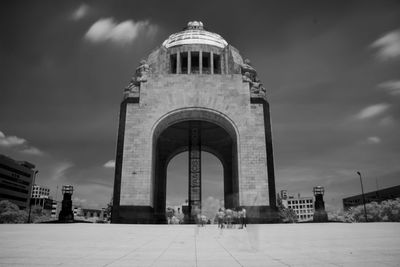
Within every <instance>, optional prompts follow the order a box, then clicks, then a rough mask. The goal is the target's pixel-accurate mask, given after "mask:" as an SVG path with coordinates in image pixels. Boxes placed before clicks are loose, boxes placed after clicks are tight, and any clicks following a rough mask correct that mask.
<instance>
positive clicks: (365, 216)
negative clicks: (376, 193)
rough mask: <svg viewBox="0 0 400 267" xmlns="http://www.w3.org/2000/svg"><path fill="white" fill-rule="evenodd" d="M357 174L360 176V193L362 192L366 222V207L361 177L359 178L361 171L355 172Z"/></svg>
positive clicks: (366, 220)
mask: <svg viewBox="0 0 400 267" xmlns="http://www.w3.org/2000/svg"><path fill="white" fill-rule="evenodd" d="M357 174H358V176H360V183H361V193H362V198H363V204H364V216H365V222H368V219H367V208H366V207H365V196H364V187H363V183H362V178H361V172H359V171H358V172H357Z"/></svg>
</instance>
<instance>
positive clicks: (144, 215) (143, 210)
mask: <svg viewBox="0 0 400 267" xmlns="http://www.w3.org/2000/svg"><path fill="white" fill-rule="evenodd" d="M164 220H165V218H164ZM111 222H112V223H132V224H150V223H157V222H156V218H155V216H154V209H153V208H152V207H150V206H119V207H118V208H116V207H113V211H112V217H111Z"/></svg>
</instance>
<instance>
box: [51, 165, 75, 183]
mask: <svg viewBox="0 0 400 267" xmlns="http://www.w3.org/2000/svg"><path fill="white" fill-rule="evenodd" d="M72 166H74V165H73V164H72V163H70V162H60V163H58V164H56V165H55V166H54V169H53V171H52V173H51V178H52V179H53V180H57V181H62V180H65V178H66V177H65V173H66V171H67V170H68V169H69V168H71V167H72Z"/></svg>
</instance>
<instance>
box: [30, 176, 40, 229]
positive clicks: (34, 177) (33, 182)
mask: <svg viewBox="0 0 400 267" xmlns="http://www.w3.org/2000/svg"><path fill="white" fill-rule="evenodd" d="M38 173H39V171H38V170H36V171H35V174H34V175H33V181H32V186H31V188H33V187H34V186H35V180H36V175H37V174H38ZM31 198H32V190H31V195H30V196H29V213H28V223H30V222H31V210H32V199H31Z"/></svg>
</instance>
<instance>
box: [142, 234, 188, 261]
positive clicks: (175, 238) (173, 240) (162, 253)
mask: <svg viewBox="0 0 400 267" xmlns="http://www.w3.org/2000/svg"><path fill="white" fill-rule="evenodd" d="M181 234H182V233H181V232H179V233H178V234H177V235H176V236H175V237H174V238H173V239H172V241H171V242H169V244H168V246H167V247H166V248H165V249H164V250H163V251H162V252H161V253H160V255H158V257H157V258H155V259H154V261H153V262H152V263H151V264H150V265H149V267H151V266H153V265H154V264H155V263H156V262H157V261H158V259H159V258H161V256H162V255H164V253H165V252H166V251H167V250H168V249H169V248H170V247H171V245H172V244H173V243H174V242H175V240H177V239H178V237H179V236H180V235H181Z"/></svg>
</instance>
